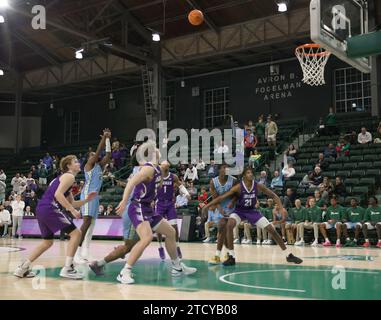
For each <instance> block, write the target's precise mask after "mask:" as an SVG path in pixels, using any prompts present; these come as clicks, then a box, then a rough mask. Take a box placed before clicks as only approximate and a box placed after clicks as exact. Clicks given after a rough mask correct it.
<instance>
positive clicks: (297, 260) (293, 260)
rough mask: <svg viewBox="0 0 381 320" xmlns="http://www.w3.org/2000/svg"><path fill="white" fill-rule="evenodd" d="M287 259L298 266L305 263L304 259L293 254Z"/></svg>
mask: <svg viewBox="0 0 381 320" xmlns="http://www.w3.org/2000/svg"><path fill="white" fill-rule="evenodd" d="M286 259H287V262H293V263H296V264H300V263H302V262H303V260H302V259H300V258H298V257H295V256H294V255H293V254H292V253H290V254H289V255H288V257H287V258H286Z"/></svg>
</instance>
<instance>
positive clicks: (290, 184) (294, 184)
mask: <svg viewBox="0 0 381 320" xmlns="http://www.w3.org/2000/svg"><path fill="white" fill-rule="evenodd" d="M298 186H299V181H286V182H285V187H286V188H292V189H296V188H297V187H298Z"/></svg>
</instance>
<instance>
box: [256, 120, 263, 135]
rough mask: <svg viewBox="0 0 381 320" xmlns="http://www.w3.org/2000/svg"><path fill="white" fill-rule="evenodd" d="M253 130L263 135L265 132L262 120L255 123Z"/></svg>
mask: <svg viewBox="0 0 381 320" xmlns="http://www.w3.org/2000/svg"><path fill="white" fill-rule="evenodd" d="M255 131H256V133H257V135H259V136H263V135H264V134H265V123H264V122H257V123H256V124H255Z"/></svg>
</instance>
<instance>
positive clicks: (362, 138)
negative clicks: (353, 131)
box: [357, 127, 372, 144]
mask: <svg viewBox="0 0 381 320" xmlns="http://www.w3.org/2000/svg"><path fill="white" fill-rule="evenodd" d="M357 142H358V143H359V144H367V143H370V142H372V134H371V133H370V132H368V131H367V130H366V128H365V127H362V128H361V132H360V133H359V134H358V136H357Z"/></svg>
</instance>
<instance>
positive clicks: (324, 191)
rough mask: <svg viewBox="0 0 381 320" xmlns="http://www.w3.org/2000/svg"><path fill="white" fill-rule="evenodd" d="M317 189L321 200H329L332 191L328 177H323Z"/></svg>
mask: <svg viewBox="0 0 381 320" xmlns="http://www.w3.org/2000/svg"><path fill="white" fill-rule="evenodd" d="M318 188H319V191H320V192H321V196H322V198H323V199H326V198H329V197H330V196H331V194H332V192H333V189H334V187H333V184H332V182H331V181H330V179H329V177H323V181H322V183H320V184H319V185H318Z"/></svg>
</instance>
